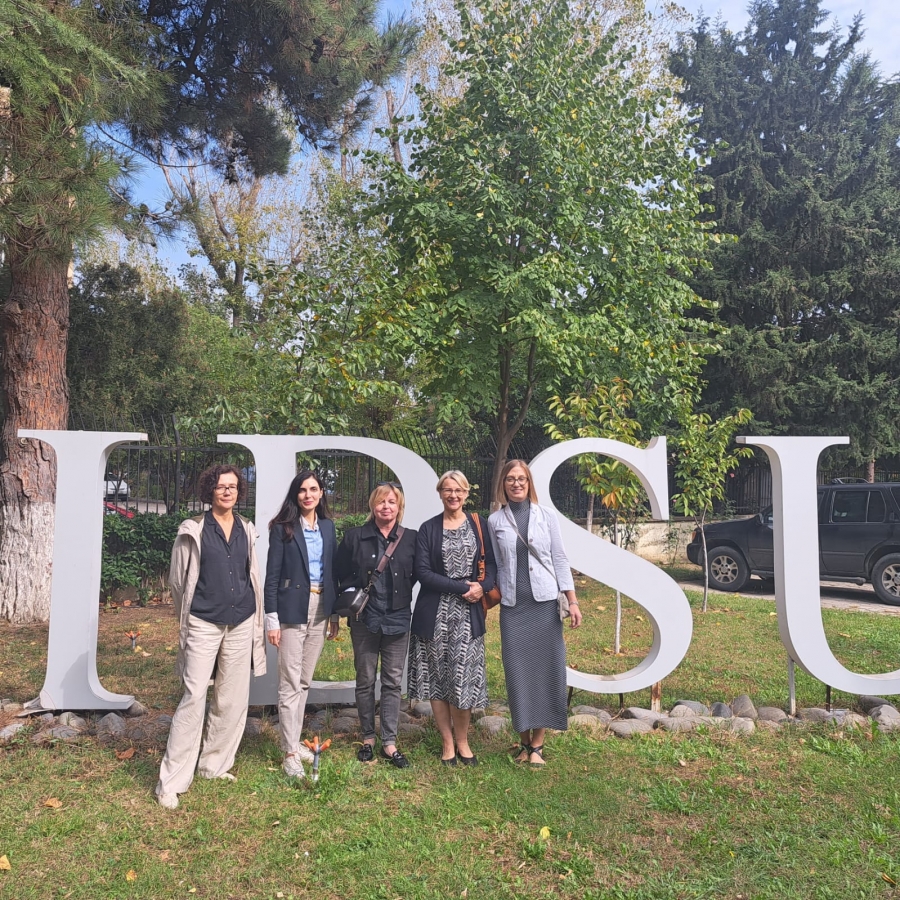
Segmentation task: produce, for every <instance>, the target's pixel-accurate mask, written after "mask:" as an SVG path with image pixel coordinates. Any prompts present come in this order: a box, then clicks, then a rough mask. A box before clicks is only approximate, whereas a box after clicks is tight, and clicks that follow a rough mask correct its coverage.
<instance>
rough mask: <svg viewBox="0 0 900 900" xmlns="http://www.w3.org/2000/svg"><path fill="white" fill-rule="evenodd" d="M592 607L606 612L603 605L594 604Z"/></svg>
mask: <svg viewBox="0 0 900 900" xmlns="http://www.w3.org/2000/svg"><path fill="white" fill-rule="evenodd" d="M594 609H599V610H600V612H606V607H605V606H595V607H594Z"/></svg>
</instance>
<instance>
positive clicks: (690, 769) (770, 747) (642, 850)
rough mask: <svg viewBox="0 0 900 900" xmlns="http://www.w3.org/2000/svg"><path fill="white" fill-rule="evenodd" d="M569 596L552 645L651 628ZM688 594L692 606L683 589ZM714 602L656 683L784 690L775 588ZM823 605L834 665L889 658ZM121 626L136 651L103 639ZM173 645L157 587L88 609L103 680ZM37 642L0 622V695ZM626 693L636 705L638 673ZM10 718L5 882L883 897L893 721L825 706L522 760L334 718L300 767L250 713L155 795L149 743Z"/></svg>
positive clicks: (165, 671)
mask: <svg viewBox="0 0 900 900" xmlns="http://www.w3.org/2000/svg"><path fill="white" fill-rule="evenodd" d="M581 594H582V605H583V608H584V611H585V613H586V615H587V616H588V617H589V618H588V619H587V622H586V625H585V627H584V628H582V629H581V630H580V631H578V632H573V633H570V634H567V640H568V644H569V658H570V663H572V664H573V665H577V666H578V667H579V668H582V669H585V670H590V671H596V672H613V671H622V670H624V669H627V668H630V667H631V666H633V665H634V663H635V661H636V660H637V659H639V658H640V657H641V655H642V654H643V653H644V652H646V648H647V646H648V643H649V640H650V629H649V626H648V623H647V621H646V615H645V614H644V613H643V612H642V610H641V609H640V608H639V607H637V606H636V605H634V604H633V603H631V602H630V601H626V603H625V613H624V628H623V644H624V647H625V655H623V656H619V657H616V656H614V655H613V654H612V653H611V651H610V649H609V648H610V647H611V646H612V617H613V613H614V601H613V599H612V597H611V595H610V593H609V592H608V591H605V590H599V589H592V588H589V587H587V586H585V587H584V588H583V589H582V590H581ZM691 601H692V603H693V604H694V605H695V609H696V607H697V605H698V603H699V598H698V597H697V596H693V595H692V596H691ZM712 604H713V608H712V609H711V610H710V611H709V612H708V613H706V614H705V615H701V614H699V613H697V614H696V615H695V630H694V640H693V643H692V646H691V649H690V651H689V653H688V656H687V658H686V659H685V661H684V662H683V663H682V665H681V666H680V667H679V668H678V670H676V672H675V673H673V674H672V675H671V676H670V677H669V678H668V679H667V680H666V681H665V682H664V684H663V703H664V705H668V704H670V703H671V702H672V701H673V700H674V699H677V698H679V697H686V698H691V699H698V700H702V701H704V702H707V703H711V702H713V701H715V700H719V699H724V700H726V701H727V700H731V699H732V698H733V697H734V696H735V695H736V694H740V693H749V694H750V695H751V696H752V697H753V698H754V700H755V701H756V702H757V703H758V704H760V705H762V704H772V705H781V706H783V705H784V704H785V703H786V699H787V688H786V675H785V654H784V649H783V647H782V645H781V643H780V641H779V640H778V632H777V625H776V621H775V617H774V616H773V615H771V613H773V612H774V605H773V604H771V603H770V602H766V601H764V600H759V599H756V598H743V597H740V596H729V597H727V598H726V597H721V596H714V597H713V598H712ZM719 604H723V605H719ZM724 604H727V605H724ZM493 616H496V614H492V617H493ZM825 625H826V631H827V633H828V635H829V638H830V640H831V645H832V648H833V649H834V652H835V653H836V655H837V656H838V657H839V658H840V659H841V660H842V661H843V662H844V663H845V664H846V665H848V666H850V667H852V668H855V669H857V670H859V671H868V672H875V671H887V670H890V669H895V668H897V667H898V656H900V635H898V629H900V622H898V621H897V619H896V618H892V617H882V616H877V615H872V614H868V613H864V612H838V611H826V612H825ZM132 627H137V628H138V630H140V631H141V637H140V639H139V640H140V644H141V646H142V648H143V651H142V652H141V653H132V652H131V651H130V644H129V642H128V640H127V639H126V638H125V637H124V632H125V631H128V630H129V629H130V628H132ZM173 643H174V620H173V617H172V613H171V610H170V609H169V608H167V607H155V608H153V607H151V608H147V609H127V610H126V609H123V610H120V611H119V612H117V613H112V612H107V613H103V614H102V615H101V638H100V650H99V668H100V674H101V678H102V680H103V683H104V685H106V686H107V687H109V688H110V689H112V690H116V691H122V692H129V693H134V694H135V695H136V696H137V697H138V698H139V699H140V700H141V701H142V702H144V703H145V704H146V705H148V706H150V707H153V708H155V709H157V710H160V711H166V712H171V710H172V709H173V707H174V705H175V704H176V703H177V700H178V697H179V690H178V685H177V683H176V682H175V680H174V678H173V676H172V663H173V660H174V651H173V650H171V649H167V648H171V647H173ZM45 653H46V628H40V627H11V626H0V695H2V696H5V697H14V698H15V699H18V700H24V699H29V698H30V697H32V696H35V695H36V694H37V692H38V691H39V689H40V686H41V681H42V676H43V668H42V667H43V658H44V656H45ZM143 653H148V654H149V656H143ZM499 653H500V651H499V643H498V628H497V625H496V620H495V619H494V620H493V621H492V623H491V627H490V631H489V638H488V647H487V655H488V664H489V665H488V676H489V682H490V695H491V697H492V698H493V699H502V698H503V695H504V689H503V677H502V669H501V667H500V659H499ZM351 657H352V653H351V651H350V645H349V641H347V640H344V641H339V642H336V643H334V644H330V645H329V646H328V648H327V652H326V655H325V656H324V657H323V662H322V665H321V669H320V673H319V675H320V676H321V677H351V676H352V665H351V664H352V659H351ZM823 699H824V688H823V686H822V685H820V684H818V683H816V682H814V681H813V680H812V679H809V678H807V677H806V676H805V675H803V674H802V673H799V674H798V700H799V702H800V703H801V705H812V704H821V703H822V701H823ZM834 700H835V703H836V704H837V705H849V703H850V701H851V698H850V697H848V696H847V695H841V694H837V693H836V694H835V697H834ZM573 702H574V703H597V705H603V706H608V707H615V706H617V704H618V698H617V697H609V698H607V699H604V698H597V697H596V696H595V695H588V694H585V693H582V692H577V693H576V695H575V698H574V700H573ZM626 703H627V704H628V705H644V706H646V705H648V704H649V696H648V692H643V693H641V694H636V695H628V696H627V697H626ZM6 721H8V719H0V724H5V722H6ZM29 734H30V732H26V733H25V734H24V735H21V736H20V737H18V738H17V739H16V740H15V741H14V742H13V743H12V744H11V745H8V746H6V747H5V748H2V749H0V857H2V856H4V855H5V856H7V857H8V859H9V864H10V867H11V868H10V870H9V871H0V897H3V898H14V900H24V898H50V897H52V898H63V897H72V898H114V897H115V898H119V897H121V898H126V897H143V898H169V897H186V898H190V897H206V898H244V897H247V898H277V897H284V898H289V897H294V898H300V897H303V898H320V897H321V898H373V900H375V898H377V900H395V898H403V900H412V898H467V900H475V898H512V897H515V898H523V900H524V898H527V900H531V898H544V897H551V896H552V897H564V898H588V900H600V898H609V900H620V898H629V900H649V898H660V900H661V898H708V897H717V898H718V897H722V898H732V900H738V898H742V900H747V898H798V900H800V898H804V900H805V898H841V900H843V898H870V897H900V888H898V887H896V885H895V882H896V883H897V884H900V760H898V750H900V740H898V739H897V738H896V737H893V736H887V735H881V734H879V733H871V732H866V733H862V734H859V733H851V732H847V733H842V732H841V731H839V730H837V729H834V728H824V727H823V728H804V729H799V728H798V729H793V728H792V729H788V730H786V731H783V732H778V733H774V734H773V733H766V732H760V733H757V734H755V735H753V736H750V737H735V736H732V735H730V734H719V733H709V734H692V735H677V734H664V733H654V734H653V735H650V736H647V737H645V738H641V739H639V740H630V741H626V740H619V739H616V738H613V737H607V736H601V737H599V738H596V739H594V738H589V737H587V736H585V735H582V734H577V733H567V734H564V735H559V736H554V737H553V738H552V739H551V740H549V741H548V752H547V758H548V765H547V767H546V769H544V770H531V769H528V768H521V767H517V766H515V765H514V764H513V763H511V762H510V761H509V759H508V757H507V754H506V751H507V749H508V748H509V746H510V745H511V744H512V741H513V736H512V735H504V736H500V737H498V738H496V739H494V740H492V741H490V742H486V741H485V740H483V739H481V738H479V737H476V738H475V739H474V741H473V746H474V747H475V748H476V752H477V753H478V755H479V758H480V759H481V761H482V765H481V766H479V767H477V768H474V769H459V770H452V769H451V770H447V769H444V768H442V767H441V766H440V765H439V764H438V761H437V756H438V753H439V748H440V742H439V740H438V739H437V736H436V734H434V733H433V732H432V731H429V732H428V733H427V734H426V736H425V737H424V738H421V739H416V740H413V739H410V740H408V741H407V742H406V744H405V746H404V749H405V750H407V751H408V753H409V756H410V758H411V760H412V762H413V768H411V769H409V770H407V771H405V772H400V771H397V770H395V769H392V768H390V767H389V766H387V765H383V764H374V765H369V766H363V765H361V764H359V763H358V762H357V761H356V759H355V755H354V750H353V746H352V739H346V740H339V741H337V742H336V745H335V748H334V749H333V750H330V751H328V753H327V754H326V758H325V762H324V767H323V773H322V778H321V780H320V782H319V783H318V785H312V784H310V783H298V784H294V783H291V782H290V781H289V780H288V779H286V778H285V777H284V776H283V775H282V774H281V772H280V769H279V762H280V754H279V752H278V750H277V747H276V745H275V742H274V737H273V735H272V732H271V731H270V730H266V731H265V732H264V733H263V734H262V735H261V736H259V737H257V738H253V739H249V740H247V741H245V743H244V744H243V745H242V748H241V751H240V753H239V755H238V760H237V764H236V766H235V772H236V774H237V775H238V778H239V780H238V781H237V783H235V784H226V783H224V782H206V781H198V782H196V783H195V784H194V786H193V787H192V788H191V790H190V792H189V793H188V794H186V795H184V796H183V798H182V805H181V807H180V808H179V809H178V810H176V811H174V812H169V811H166V810H163V809H161V808H160V807H159V806H157V805H156V804H155V802H154V801H153V797H152V793H151V792H152V789H153V786H154V784H155V781H156V773H157V769H158V765H159V759H160V755H161V752H162V750H163V749H164V748H163V746H162V745H161V744H154V743H153V742H146V743H142V744H140V745H137V746H136V752H135V754H134V756H133V757H132V758H130V759H119V758H117V756H116V753H115V751H116V750H119V751H120V752H121V751H123V750H125V749H127V748H128V743H127V742H123V743H121V744H119V745H117V746H114V747H111V746H107V747H101V746H99V745H98V744H97V743H96V742H95V740H94V739H92V738H88V737H85V738H82V739H79V740H78V741H77V742H75V743H73V744H56V745H53V746H49V747H48V746H44V747H37V746H35V745H34V744H32V743H31V741H30V740H29V739H28V738H29ZM48 798H56V799H58V800H59V801H60V802H61V804H62V805H61V806H59V807H58V808H53V807H51V806H47V805H45V804H46V801H47V800H48ZM544 828H546V829H549V837H547V838H544V837H542V836H541V831H542V829H544ZM545 834H546V832H545Z"/></svg>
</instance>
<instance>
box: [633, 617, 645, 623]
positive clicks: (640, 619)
mask: <svg viewBox="0 0 900 900" xmlns="http://www.w3.org/2000/svg"><path fill="white" fill-rule="evenodd" d="M635 618H636V619H637V620H638V622H643V621H644V617H643V616H635Z"/></svg>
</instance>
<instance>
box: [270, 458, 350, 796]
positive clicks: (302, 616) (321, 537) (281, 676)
mask: <svg viewBox="0 0 900 900" xmlns="http://www.w3.org/2000/svg"><path fill="white" fill-rule="evenodd" d="M269 530H270V532H271V533H270V536H269V557H268V562H267V564H266V583H265V588H264V591H263V594H264V597H265V605H266V632H267V634H268V638H269V643H270V644H272V645H273V646H275V647H277V648H278V720H279V724H280V728H281V749H282V750H283V751H284V754H285V756H284V762H283V764H282V767H283V768H284V771H285V772H286V773H287V774H288V775H290V776H292V777H295V778H302V777H303V775H304V772H303V762H302V760H306V761H307V762H311V761H312V753H311V752H310V751H309V750H308V749H307V748H306V747H304V746H303V745H302V744H301V743H300V734H301V732H302V730H303V714H304V711H305V709H306V698H307V695H308V694H309V685H310V683H311V682H312V677H313V672H314V671H315V668H316V663H317V662H318V661H319V656H320V654H321V653H322V647H324V646H325V640H326V638H333V637H334V636H335V635H336V634H337V630H338V623H339V620H338V618H337V616H333V617H332V615H331V611H332V610H333V609H334V601H335V596H336V590H335V580H334V556H335V552H336V550H337V541H336V539H335V532H334V522H332V521H331V519H330V518H329V517H328V507H327V505H326V502H325V490H324V485H323V484H322V480H321V479H320V478H319V476H318V475H316V473H315V472H312V471H310V470H309V469H304V470H303V471H302V472H300V473H299V474H298V475H297V477H296V478H294V480H293V481H292V482H291V486H290V487H289V488H288V492H287V496H286V497H285V498H284V503H282V505H281V509H280V510H279V511H278V514H277V515H276V516H275V518H274V519H272V521H271V522H270V523H269Z"/></svg>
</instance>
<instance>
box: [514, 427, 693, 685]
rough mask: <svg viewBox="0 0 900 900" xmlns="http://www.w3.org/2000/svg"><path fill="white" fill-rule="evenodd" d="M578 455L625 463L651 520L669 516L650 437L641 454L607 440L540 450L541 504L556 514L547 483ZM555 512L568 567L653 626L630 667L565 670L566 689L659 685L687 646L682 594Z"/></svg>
mask: <svg viewBox="0 0 900 900" xmlns="http://www.w3.org/2000/svg"><path fill="white" fill-rule="evenodd" d="M582 453H602V454H604V455H605V456H611V457H613V458H614V459H617V460H619V461H620V462H622V463H624V464H625V465H626V466H628V467H629V468H630V469H631V470H632V471H633V472H634V473H635V474H636V475H637V477H638V478H639V479H640V481H641V484H642V485H643V486H644V489H645V490H646V491H647V496H648V497H649V499H650V508H651V510H652V512H653V517H654V518H655V519H668V518H669V481H668V475H667V471H666V439H665V438H664V437H656V438H654V439H653V440H652V441H650V443H649V444H648V445H647V448H646V449H644V450H642V449H640V448H638V447H632V446H630V445H628V444H623V443H621V442H619V441H613V440H609V439H607V438H579V439H577V440H572V441H565V442H564V443H561V444H557V445H556V446H554V447H550V448H549V449H548V450H544V451H543V453H540V454H538V456H536V457H535V459H534V461H533V462H532V463H531V471H532V474H533V475H534V486H535V490H536V491H537V493H538V496H539V497H540V498H542V499H541V503H542V504H543V505H546V506H550V507H552V508H553V509H554V510H556V507H555V506H553V502H552V500H551V499H550V479H551V477H552V476H553V473H554V472H555V471H556V469H557V468H558V467H559V466H560V465H561V464H562V463H564V462H565V461H566V460H567V459H571V458H572V457H573V456H579V455H581V454H582ZM556 512H557V515H558V516H559V523H560V530H561V532H562V536H563V540H564V541H565V545H566V551H567V552H568V555H569V561H570V562H571V563H572V566H573V567H574V568H576V569H578V570H579V571H580V572H584V573H585V575H589V576H590V577H591V578H594V579H595V580H596V581H599V582H602V583H603V584H607V585H609V586H610V587H612V588H616V589H617V590H620V591H622V593H624V594H627V595H628V596H629V597H631V598H633V599H634V600H636V601H637V602H638V603H639V604H640V605H641V606H642V607H643V608H644V609H645V610H646V611H647V615H648V616H649V617H650V621H651V623H652V625H653V645H652V646H651V647H650V651H649V652H648V654H647V656H646V657H645V658H644V660H643V661H642V662H641V663H639V664H638V665H637V666H635V667H634V668H633V669H629V670H628V671H627V672H623V673H622V674H620V675H592V674H590V673H587V672H578V671H576V670H575V669H569V670H568V683H569V685H570V686H571V687H576V688H580V689H582V690H586V691H593V692H594V693H597V694H618V693H626V692H628V691H639V690H642V689H643V688H647V687H650V685H652V684H654V683H655V682H657V681H662V679H663V678H665V677H666V676H667V675H668V674H670V673H671V672H672V671H673V670H674V669H676V668H677V667H678V665H679V663H680V662H681V660H682V659H684V656H685V654H686V653H687V651H688V647H689V646H690V644H691V635H692V633H693V619H692V617H691V608H690V605H689V604H688V601H687V597H685V595H684V591H682V590H681V588H679V587H678V585H677V584H676V583H675V582H674V581H673V580H672V579H671V578H670V577H669V576H668V575H667V574H666V573H665V572H663V571H662V570H661V569H659V568H657V567H656V566H655V565H653V563H651V562H648V561H647V560H644V559H641V558H640V557H639V556H636V555H635V554H633V553H629V552H628V551H627V550H623V549H622V548H621V547H616V546H614V545H613V544H610V543H608V542H607V541H604V540H602V539H601V538H598V537H597V536H596V535H593V534H589V533H588V532H587V531H585V530H584V529H583V528H581V527H579V526H578V525H575V524H574V523H573V522H570V521H569V520H568V519H567V518H566V517H565V516H563V515H562V514H561V513H559V511H558V510H556Z"/></svg>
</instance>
